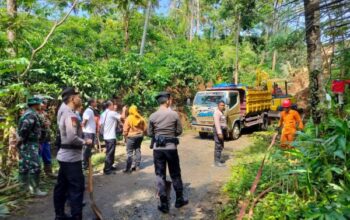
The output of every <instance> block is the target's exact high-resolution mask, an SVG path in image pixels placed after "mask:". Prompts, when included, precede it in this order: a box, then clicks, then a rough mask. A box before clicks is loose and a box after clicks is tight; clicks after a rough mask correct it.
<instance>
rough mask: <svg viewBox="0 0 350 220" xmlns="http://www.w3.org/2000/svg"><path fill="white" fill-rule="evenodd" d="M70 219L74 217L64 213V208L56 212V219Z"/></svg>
mask: <svg viewBox="0 0 350 220" xmlns="http://www.w3.org/2000/svg"><path fill="white" fill-rule="evenodd" d="M70 219H72V217H71V216H69V215H67V214H66V213H64V210H61V211H59V212H57V213H56V217H55V220H70Z"/></svg>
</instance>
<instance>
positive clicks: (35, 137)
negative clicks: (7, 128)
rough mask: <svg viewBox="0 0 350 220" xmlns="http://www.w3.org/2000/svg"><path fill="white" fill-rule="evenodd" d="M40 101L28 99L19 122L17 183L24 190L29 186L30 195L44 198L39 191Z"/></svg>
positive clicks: (42, 193) (44, 193)
mask: <svg viewBox="0 0 350 220" xmlns="http://www.w3.org/2000/svg"><path fill="white" fill-rule="evenodd" d="M41 103H42V100H41V99H40V98H37V97H34V98H29V99H28V103H27V104H28V110H27V111H26V112H25V113H24V115H23V116H22V117H21V118H20V120H19V125H18V130H17V133H18V136H19V142H20V147H19V181H20V182H21V183H22V184H23V187H24V188H27V187H28V186H29V191H30V193H31V194H33V195H36V196H46V195H47V193H46V192H42V191H41V190H40V189H39V178H40V177H39V175H40V159H39V153H38V152H39V139H40V135H41V124H40V119H39V115H38V111H39V110H40V105H41Z"/></svg>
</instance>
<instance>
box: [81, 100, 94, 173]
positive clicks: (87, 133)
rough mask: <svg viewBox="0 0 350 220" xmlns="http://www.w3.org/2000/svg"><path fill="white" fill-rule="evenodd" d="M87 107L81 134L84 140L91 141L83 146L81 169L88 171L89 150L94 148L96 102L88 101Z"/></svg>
mask: <svg viewBox="0 0 350 220" xmlns="http://www.w3.org/2000/svg"><path fill="white" fill-rule="evenodd" d="M88 104H89V107H88V108H87V109H86V110H85V112H84V114H83V122H82V126H83V133H84V139H85V140H87V139H90V140H92V144H89V145H85V146H84V152H83V167H84V169H85V170H86V169H88V166H89V158H90V157H91V150H92V148H93V147H94V143H95V138H96V121H95V114H94V110H95V108H96V107H97V101H96V100H95V99H90V100H89V101H88Z"/></svg>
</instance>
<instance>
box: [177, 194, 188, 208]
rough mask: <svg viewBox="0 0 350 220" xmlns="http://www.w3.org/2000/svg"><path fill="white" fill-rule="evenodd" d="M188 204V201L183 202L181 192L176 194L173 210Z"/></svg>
mask: <svg viewBox="0 0 350 220" xmlns="http://www.w3.org/2000/svg"><path fill="white" fill-rule="evenodd" d="M187 204H188V200H185V199H184V197H183V193H182V192H176V202H175V208H177V209H178V208H181V207H183V206H185V205H187Z"/></svg>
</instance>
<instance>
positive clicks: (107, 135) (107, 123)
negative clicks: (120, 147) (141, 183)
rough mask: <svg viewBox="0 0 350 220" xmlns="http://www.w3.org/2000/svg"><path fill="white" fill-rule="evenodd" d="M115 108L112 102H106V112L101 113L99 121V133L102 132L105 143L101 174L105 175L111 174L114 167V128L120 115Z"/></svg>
mask: <svg viewBox="0 0 350 220" xmlns="http://www.w3.org/2000/svg"><path fill="white" fill-rule="evenodd" d="M115 110H116V107H115V106H114V105H113V102H111V101H107V102H106V111H104V112H103V114H102V115H101V119H100V125H101V129H102V130H101V131H103V139H104V140H105V143H106V160H105V166H104V168H103V173H104V174H105V175H109V174H112V172H113V171H114V170H116V168H115V167H113V164H114V154H115V146H116V143H117V142H116V138H117V136H116V128H117V126H118V123H121V122H120V119H121V115H120V114H119V113H118V112H116V111H115Z"/></svg>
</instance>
